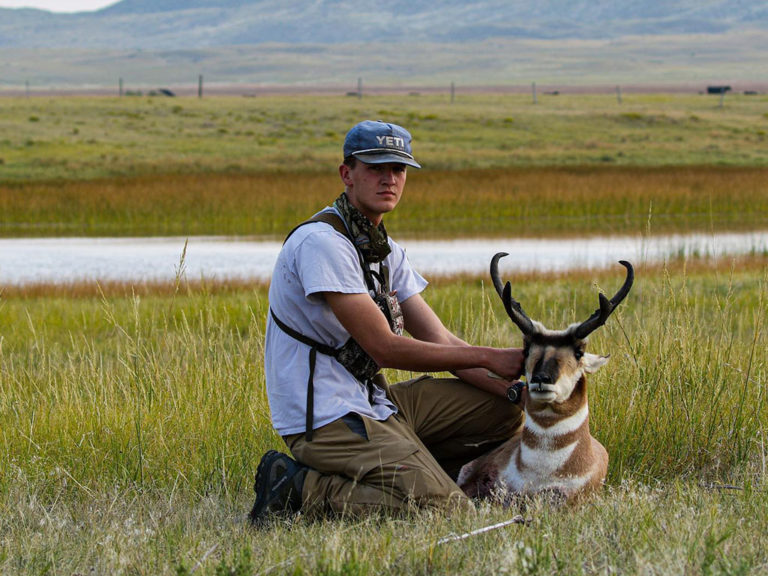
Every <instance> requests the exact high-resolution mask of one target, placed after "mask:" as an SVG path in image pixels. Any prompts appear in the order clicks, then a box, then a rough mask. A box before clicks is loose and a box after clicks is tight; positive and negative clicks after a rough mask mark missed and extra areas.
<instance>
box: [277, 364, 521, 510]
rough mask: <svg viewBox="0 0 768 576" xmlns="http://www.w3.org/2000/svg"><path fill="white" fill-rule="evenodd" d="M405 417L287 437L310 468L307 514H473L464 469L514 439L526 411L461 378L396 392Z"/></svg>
mask: <svg viewBox="0 0 768 576" xmlns="http://www.w3.org/2000/svg"><path fill="white" fill-rule="evenodd" d="M389 396H390V398H391V399H392V401H393V402H394V403H395V404H396V405H397V407H398V409H399V412H398V414H396V415H394V416H391V417H390V418H389V419H387V420H386V421H384V422H379V421H376V420H371V419H368V418H363V417H361V416H359V415H357V414H348V415H347V416H345V417H344V418H341V419H339V420H336V421H335V422H331V423H330V424H327V425H326V426H323V427H321V428H318V429H316V430H315V431H314V435H313V438H312V442H307V441H306V439H305V436H304V434H292V435H289V436H285V437H284V440H285V442H286V444H287V446H288V448H289V449H290V451H291V453H292V454H293V456H294V457H295V458H296V459H297V460H298V461H299V462H301V463H303V464H305V465H307V466H309V467H310V468H311V470H310V471H309V472H308V473H307V476H306V479H305V481H304V490H303V492H302V500H303V510H304V511H305V512H306V513H324V512H328V511H331V512H337V513H342V512H343V513H349V514H359V513H361V512H365V511H370V510H371V509H381V508H384V509H390V510H394V511H398V510H403V509H405V508H407V507H408V506H410V505H414V504H415V505H419V506H423V505H440V506H446V505H448V506H451V505H455V506H460V507H471V506H472V504H471V503H470V501H469V500H468V499H467V497H466V496H465V495H464V493H463V492H462V491H461V489H460V488H459V487H458V486H457V485H456V483H455V482H454V480H453V479H452V478H455V477H456V475H457V474H458V472H459V469H460V468H461V466H462V465H463V464H465V463H466V462H469V461H470V460H472V459H474V458H476V457H478V456H480V455H482V454H484V453H485V452H487V451H489V450H491V449H492V448H494V447H495V446H497V445H499V444H500V443H502V442H504V441H505V440H507V439H508V438H510V437H511V436H512V435H513V434H514V433H515V431H516V430H517V429H518V428H519V427H520V426H521V425H522V421H523V417H522V412H521V410H520V408H519V407H517V406H516V405H514V404H512V403H510V402H509V401H508V400H506V399H505V398H500V397H497V396H494V395H492V394H489V393H487V392H484V391H482V390H479V389H477V388H475V387H473V386H470V385H469V384H465V383H464V382H462V381H461V380H458V379H455V378H446V379H438V378H432V377H429V376H423V377H421V378H417V379H415V380H410V381H408V382H403V383H400V384H394V385H392V386H390V387H389Z"/></svg>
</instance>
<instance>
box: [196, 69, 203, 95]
mask: <svg viewBox="0 0 768 576" xmlns="http://www.w3.org/2000/svg"><path fill="white" fill-rule="evenodd" d="M197 97H198V98H202V97H203V75H202V74H200V75H199V76H198V77H197Z"/></svg>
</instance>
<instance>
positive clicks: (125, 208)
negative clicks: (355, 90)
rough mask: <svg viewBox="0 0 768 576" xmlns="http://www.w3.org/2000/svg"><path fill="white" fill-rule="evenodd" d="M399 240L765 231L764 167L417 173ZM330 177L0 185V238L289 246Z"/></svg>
mask: <svg viewBox="0 0 768 576" xmlns="http://www.w3.org/2000/svg"><path fill="white" fill-rule="evenodd" d="M408 178H409V180H408V183H407V185H406V190H405V195H404V197H403V200H402V204H401V207H400V209H398V210H396V211H395V212H393V213H392V214H391V215H389V216H388V217H387V219H386V222H387V226H388V229H389V230H390V231H391V232H393V233H394V234H397V236H398V237H402V236H421V237H436V236H437V237H440V236H442V237H457V236H542V235H546V236H555V235H581V234H639V233H643V232H646V224H647V221H648V217H649V215H651V216H652V221H653V232H688V231H696V230H698V231H707V232H709V231H712V230H718V231H722V230H751V229H761V228H764V227H765V226H766V218H765V214H766V213H768V188H766V186H765V185H764V184H765V182H766V180H767V179H768V169H766V168H713V167H682V168H680V167H678V168H654V169H651V168H642V169H641V168H603V169H600V170H593V169H586V168H558V169H552V168H510V169H498V170H458V171H439V172H436V171H428V170H424V171H412V172H410V173H409V175H408ZM341 190H342V187H341V183H340V180H339V178H338V176H337V175H336V174H335V173H333V171H332V170H331V171H329V172H328V173H326V174H315V175H313V174H291V175H287V174H252V175H222V174H208V175H205V176H191V175H190V176H180V175H166V176H158V177H142V178H133V179H116V180H103V181H102V180H97V181H77V182H57V183H28V184H19V185H13V186H0V235H1V236H147V235H160V236H163V235H170V236H191V235H248V236H273V237H283V236H284V235H285V234H286V233H287V232H288V231H289V230H290V229H291V228H292V227H293V226H294V225H295V224H296V223H297V222H300V221H302V220H303V219H305V218H308V217H309V216H311V215H312V214H313V213H314V212H315V211H317V210H319V209H321V208H322V207H324V206H326V205H328V204H329V203H330V202H332V201H333V199H334V198H335V197H336V196H337V195H338V194H339V193H340V192H341Z"/></svg>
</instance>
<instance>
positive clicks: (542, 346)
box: [457, 253, 634, 499]
mask: <svg viewBox="0 0 768 576" xmlns="http://www.w3.org/2000/svg"><path fill="white" fill-rule="evenodd" d="M504 256H506V254H505V253H499V254H496V255H495V256H494V257H493V259H492V260H491V279H492V280H493V285H494V287H495V288H496V292H498V294H499V296H500V297H501V300H502V302H503V303H504V308H505V309H506V311H507V314H508V315H509V317H510V318H511V319H512V321H513V322H514V323H515V324H516V325H517V327H518V328H519V329H520V331H521V332H522V333H523V350H524V355H525V377H526V380H527V382H528V394H527V395H524V398H525V404H524V410H525V423H524V425H523V428H522V429H521V431H520V432H518V433H517V434H516V435H515V436H514V437H513V438H511V439H510V440H508V441H507V442H505V443H504V444H502V445H501V446H499V447H498V448H496V449H495V450H493V451H491V452H489V453H488V454H485V455H484V456H481V457H480V458H478V459H476V460H473V461H472V462H469V463H468V464H466V465H465V466H464V467H463V468H462V469H461V471H460V473H459V477H458V480H457V483H458V485H459V486H460V487H461V488H462V490H464V492H465V493H466V494H467V495H468V496H470V497H478V498H484V497H506V496H509V495H514V494H523V495H530V494H535V493H538V492H554V493H556V494H559V495H561V496H564V497H565V498H566V499H571V498H573V497H574V496H577V495H579V494H583V493H586V492H588V491H590V490H594V489H596V488H599V487H600V486H602V484H603V482H604V481H605V475H606V472H607V470H608V452H606V450H605V448H604V447H603V445H602V444H600V442H598V441H597V440H595V439H594V438H593V437H592V436H591V435H590V432H589V407H588V405H587V381H586V376H585V375H586V374H589V373H592V372H595V371H596V370H597V369H598V368H600V367H601V366H603V365H604V364H605V363H606V362H607V361H608V357H607V356H597V355H595V354H589V353H587V352H585V347H586V344H587V338H588V336H589V335H590V334H591V333H592V332H593V331H595V330H596V329H597V328H599V327H600V326H602V325H603V324H604V323H605V321H606V320H607V319H608V317H609V316H610V315H611V313H612V312H613V311H614V309H615V308H616V306H618V305H619V303H620V302H621V301H622V300H623V299H624V298H625V297H626V295H627V294H628V293H629V290H630V288H631V287H632V282H633V281H634V270H633V269H632V265H631V264H630V263H629V262H625V261H623V260H622V261H620V262H619V263H620V264H621V265H622V266H624V267H625V268H626V269H627V276H626V280H625V281H624V285H623V286H622V287H621V288H620V289H619V291H618V292H617V293H616V294H615V295H614V296H613V298H611V299H610V300H609V299H608V298H606V296H605V295H604V294H600V308H598V309H597V310H596V311H595V312H594V314H592V316H590V317H589V318H588V319H587V320H585V321H584V322H581V323H576V324H572V325H570V326H569V327H568V328H566V329H565V330H549V329H547V328H545V327H544V326H543V325H542V324H541V323H539V322H536V321H533V320H531V319H530V318H529V317H528V316H527V315H526V313H525V312H523V309H522V307H521V306H520V304H519V303H518V302H517V301H516V300H515V299H514V298H512V295H511V286H510V283H509V282H507V283H506V285H505V286H504V287H502V282H501V280H500V278H499V271H498V263H499V259H500V258H502V257H504Z"/></svg>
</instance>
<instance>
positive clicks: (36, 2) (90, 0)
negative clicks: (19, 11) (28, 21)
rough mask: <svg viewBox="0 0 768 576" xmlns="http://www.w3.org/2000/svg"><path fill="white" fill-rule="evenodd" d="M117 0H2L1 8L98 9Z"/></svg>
mask: <svg viewBox="0 0 768 576" xmlns="http://www.w3.org/2000/svg"><path fill="white" fill-rule="evenodd" d="M116 2H117V0H0V8H40V9H41V10H50V11H51V12H84V11H86V10H98V9H99V8H104V7H105V6H109V5H110V4H115V3H116Z"/></svg>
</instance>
